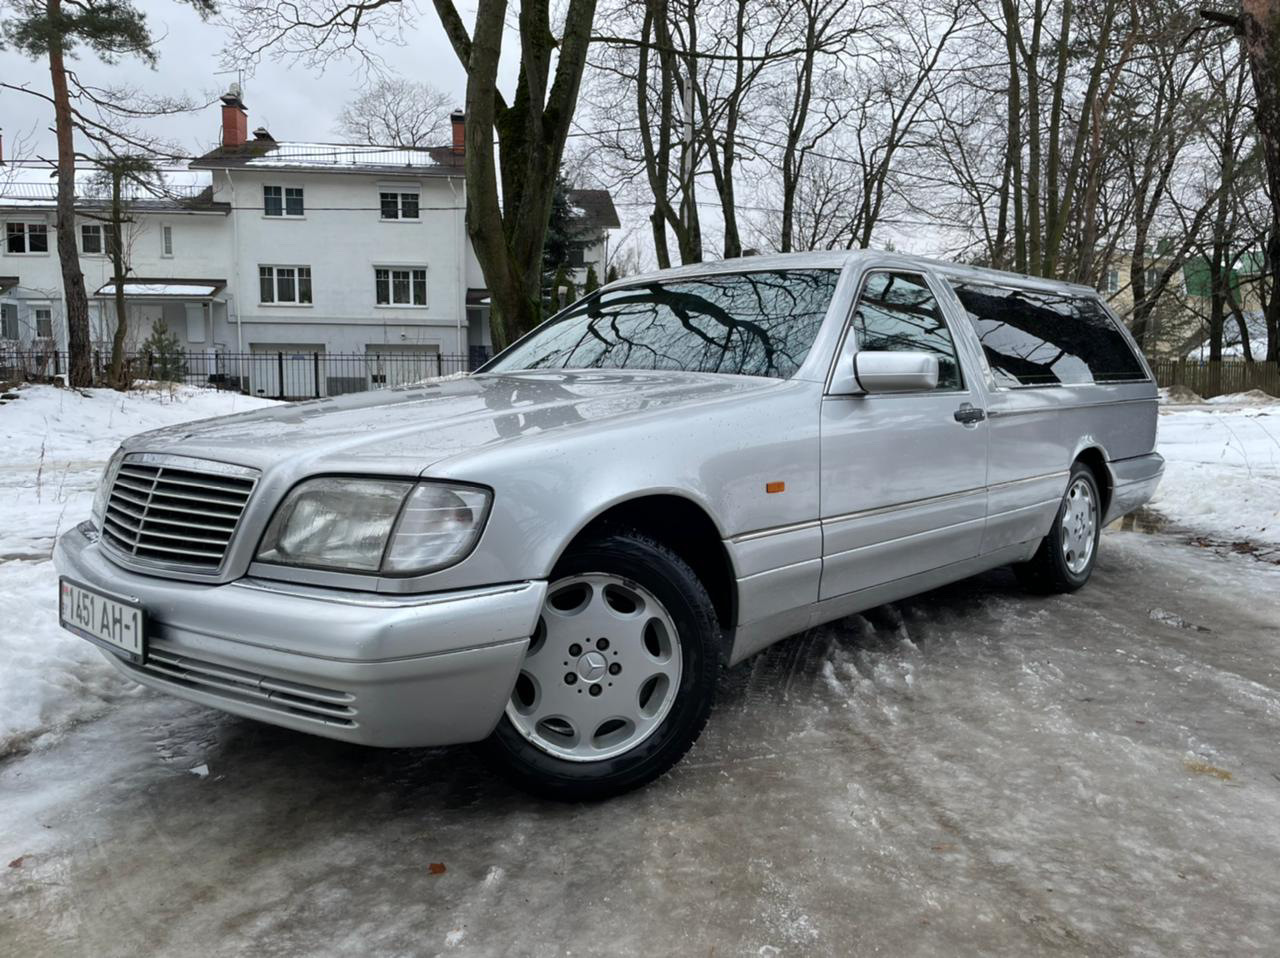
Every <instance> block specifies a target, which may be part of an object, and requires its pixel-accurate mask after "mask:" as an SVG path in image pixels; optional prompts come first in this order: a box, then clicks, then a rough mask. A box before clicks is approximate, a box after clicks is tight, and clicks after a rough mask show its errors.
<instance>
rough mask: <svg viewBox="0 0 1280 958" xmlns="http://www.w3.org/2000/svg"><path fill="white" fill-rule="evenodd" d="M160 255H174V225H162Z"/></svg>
mask: <svg viewBox="0 0 1280 958" xmlns="http://www.w3.org/2000/svg"><path fill="white" fill-rule="evenodd" d="M160 255H161V256H172V255H173V227H172V226H162V227H160Z"/></svg>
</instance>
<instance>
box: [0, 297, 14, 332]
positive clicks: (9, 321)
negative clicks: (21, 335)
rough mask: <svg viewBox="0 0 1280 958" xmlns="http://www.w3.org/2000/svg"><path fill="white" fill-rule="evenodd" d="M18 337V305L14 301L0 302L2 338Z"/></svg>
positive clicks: (0, 330)
mask: <svg viewBox="0 0 1280 958" xmlns="http://www.w3.org/2000/svg"><path fill="white" fill-rule="evenodd" d="M17 338H18V307H17V306H16V305H15V304H13V303H0V339H17Z"/></svg>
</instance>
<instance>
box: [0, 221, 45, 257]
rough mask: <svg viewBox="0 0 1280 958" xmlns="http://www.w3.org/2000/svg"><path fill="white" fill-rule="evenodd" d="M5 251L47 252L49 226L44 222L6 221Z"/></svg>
mask: <svg viewBox="0 0 1280 958" xmlns="http://www.w3.org/2000/svg"><path fill="white" fill-rule="evenodd" d="M4 232H5V237H4V238H5V247H4V249H5V252H6V253H47V252H49V227H48V226H46V225H45V224H44V223H6V224H5V231H4Z"/></svg>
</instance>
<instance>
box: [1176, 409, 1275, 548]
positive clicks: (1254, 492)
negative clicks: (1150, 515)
mask: <svg viewBox="0 0 1280 958" xmlns="http://www.w3.org/2000/svg"><path fill="white" fill-rule="evenodd" d="M1157 448H1158V449H1159V451H1160V454H1161V455H1163V456H1164V458H1165V473H1164V479H1163V480H1162V481H1161V483H1160V488H1159V489H1158V490H1157V492H1156V495H1155V498H1154V499H1153V500H1152V503H1151V504H1152V506H1153V508H1155V509H1156V510H1157V511H1158V512H1160V513H1161V514H1162V515H1164V516H1166V517H1167V518H1169V519H1170V520H1172V521H1173V522H1174V523H1176V524H1177V525H1178V526H1180V527H1182V528H1185V529H1188V530H1190V531H1192V532H1195V533H1198V534H1201V535H1204V536H1208V537H1212V538H1218V539H1224V540H1227V541H1238V540H1249V541H1251V542H1256V543H1263V544H1267V545H1280V400H1276V399H1274V398H1271V397H1268V396H1266V395H1264V394H1262V393H1259V392H1257V391H1256V390H1255V391H1253V392H1249V393H1241V394H1239V395H1235V396H1220V397H1217V398H1216V399H1214V400H1210V401H1209V402H1206V403H1202V404H1197V405H1183V404H1180V405H1178V406H1176V407H1171V406H1162V407H1161V409H1160V422H1159V438H1158V440H1157Z"/></svg>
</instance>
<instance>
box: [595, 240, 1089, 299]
mask: <svg viewBox="0 0 1280 958" xmlns="http://www.w3.org/2000/svg"><path fill="white" fill-rule="evenodd" d="M862 260H871V261H873V262H874V263H875V265H876V266H889V267H895V268H904V269H912V268H914V269H924V268H927V269H930V270H932V271H934V272H935V273H939V274H941V275H943V276H945V277H947V278H948V279H954V280H966V279H967V280H972V281H975V282H984V283H994V284H996V285H999V286H1014V287H1018V288H1022V289H1039V290H1044V291H1046V292H1058V293H1065V292H1070V293H1072V294H1074V295H1080V294H1087V295H1090V296H1095V297H1096V296H1097V295H1098V291H1097V290H1095V289H1094V288H1093V287H1091V286H1085V285H1083V284H1080V283H1067V282H1063V281H1061V280H1055V279H1045V278H1043V277H1040V276H1028V275H1026V274H1024V273H1011V272H1007V271H1005V270H999V269H988V268H987V267H985V266H967V265H964V264H962V263H951V262H947V261H946V260H939V259H931V258H929V257H927V256H911V255H907V254H904V253H893V252H884V251H881V250H866V249H860V250H817V251H814V252H809V253H774V254H770V255H768V256H743V257H739V258H737V259H723V260H715V261H712V262H707V263H693V264H691V265H688V266H675V267H672V268H671V269H662V270H654V271H652V272H648V273H641V274H639V275H637V276H624V277H622V278H620V279H617V280H615V281H614V282H612V283H610V284H608V285H607V286H605V287H604V288H605V289H620V288H622V287H625V286H635V285H643V284H645V283H653V282H670V281H672V280H679V279H693V278H696V277H699V276H719V275H723V274H725V273H754V272H761V271H766V270H778V269H844V268H845V267H847V266H852V265H855V264H857V263H859V262H860V261H862Z"/></svg>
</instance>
